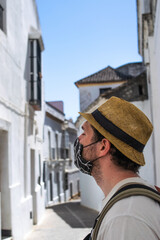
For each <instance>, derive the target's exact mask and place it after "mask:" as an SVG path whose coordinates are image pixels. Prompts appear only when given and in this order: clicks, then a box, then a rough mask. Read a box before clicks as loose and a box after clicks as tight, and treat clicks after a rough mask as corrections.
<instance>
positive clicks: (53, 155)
mask: <svg viewBox="0 0 160 240" xmlns="http://www.w3.org/2000/svg"><path fill="white" fill-rule="evenodd" d="M52 159H55V148H52Z"/></svg>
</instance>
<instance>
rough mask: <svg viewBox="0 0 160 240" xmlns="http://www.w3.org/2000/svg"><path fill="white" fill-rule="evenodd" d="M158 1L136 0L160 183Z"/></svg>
mask: <svg viewBox="0 0 160 240" xmlns="http://www.w3.org/2000/svg"><path fill="white" fill-rule="evenodd" d="M159 17H160V2H159V1H157V0H142V1H139V0H137V22H138V48H139V53H140V55H141V56H142V58H143V62H144V64H145V66H146V69H147V83H148V89H149V99H150V108H151V116H152V122H153V126H154V131H153V139H154V144H153V150H154V155H155V163H154V164H155V178H156V184H157V185H160V173H159V169H160V151H159V142H160V140H159V139H160V128H159V122H160V101H159V95H160V81H159V76H160V67H159V66H160V49H159V41H160V22H159Z"/></svg>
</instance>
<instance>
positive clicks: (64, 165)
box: [43, 101, 80, 206]
mask: <svg viewBox="0 0 160 240" xmlns="http://www.w3.org/2000/svg"><path fill="white" fill-rule="evenodd" d="M45 113H46V114H45V125H44V171H43V172H44V183H45V191H46V201H45V202H46V206H49V205H51V204H55V203H59V202H65V201H68V200H69V199H71V198H72V197H74V196H75V195H78V194H79V192H80V190H79V171H78V169H76V168H75V166H74V142H75V139H76V138H77V129H76V127H75V125H74V124H73V122H72V121H69V120H66V119H65V114H64V112H63V102H61V101H58V102H47V103H46V104H45Z"/></svg>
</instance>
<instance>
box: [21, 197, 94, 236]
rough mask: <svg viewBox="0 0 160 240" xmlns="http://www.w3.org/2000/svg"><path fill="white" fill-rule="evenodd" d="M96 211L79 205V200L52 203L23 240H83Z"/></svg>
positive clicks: (90, 226)
mask: <svg viewBox="0 0 160 240" xmlns="http://www.w3.org/2000/svg"><path fill="white" fill-rule="evenodd" d="M97 214H98V213H97V212H96V211H94V210H92V209H88V208H86V207H83V206H81V204H80V200H72V201H69V202H67V203H62V204H57V205H53V206H52V207H49V208H47V209H46V210H45V214H44V216H43V219H42V220H41V222H40V223H39V224H38V225H36V226H34V228H33V230H32V232H31V233H29V234H28V235H27V236H26V238H25V240H66V239H67V240H83V238H84V237H85V236H86V235H87V234H88V233H89V232H90V231H91V228H92V226H93V224H94V220H95V218H96V216H97Z"/></svg>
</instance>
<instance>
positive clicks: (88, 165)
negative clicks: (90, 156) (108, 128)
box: [74, 138, 99, 175]
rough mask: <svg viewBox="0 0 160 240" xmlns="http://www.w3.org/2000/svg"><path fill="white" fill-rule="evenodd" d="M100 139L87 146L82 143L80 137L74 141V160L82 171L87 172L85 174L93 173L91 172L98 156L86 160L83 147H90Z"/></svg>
mask: <svg viewBox="0 0 160 240" xmlns="http://www.w3.org/2000/svg"><path fill="white" fill-rule="evenodd" d="M97 142H98V141H96V142H93V143H91V144H89V145H87V146H84V147H83V145H82V144H80V142H79V140H78V138H77V139H76V141H75V143H74V156H75V161H74V164H75V165H76V167H77V168H78V169H79V170H80V171H81V172H82V173H85V174H89V175H91V172H92V167H93V162H94V161H95V160H97V159H99V157H98V158H96V159H94V160H92V161H87V160H85V159H84V158H83V157H82V151H83V148H86V147H89V146H91V145H93V144H95V143H97Z"/></svg>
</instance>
